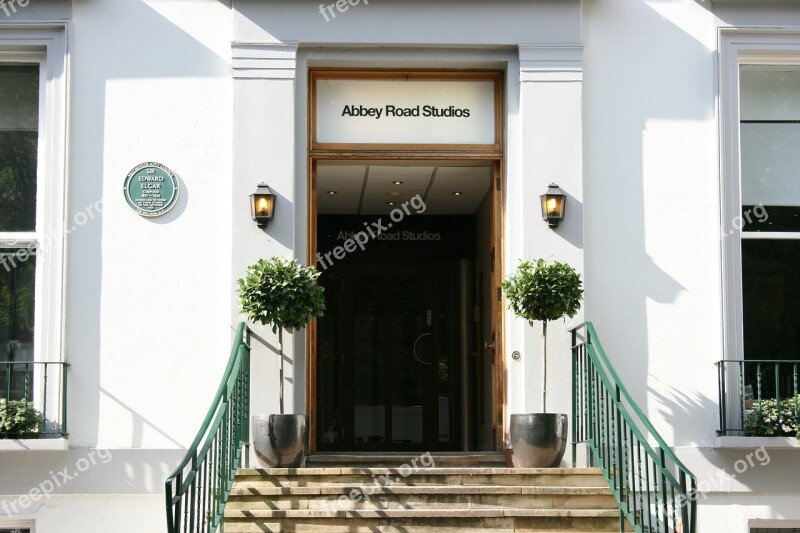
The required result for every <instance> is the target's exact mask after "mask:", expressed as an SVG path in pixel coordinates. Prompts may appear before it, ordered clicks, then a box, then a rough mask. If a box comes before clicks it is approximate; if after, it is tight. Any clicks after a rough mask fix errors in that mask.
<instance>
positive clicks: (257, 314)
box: [238, 257, 325, 414]
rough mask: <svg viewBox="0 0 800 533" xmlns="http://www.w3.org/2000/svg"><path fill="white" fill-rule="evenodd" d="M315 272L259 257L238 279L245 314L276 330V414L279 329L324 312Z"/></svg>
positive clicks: (296, 325) (293, 263) (301, 323)
mask: <svg viewBox="0 0 800 533" xmlns="http://www.w3.org/2000/svg"><path fill="white" fill-rule="evenodd" d="M318 278H319V272H317V271H316V270H315V269H314V268H312V267H304V266H302V265H300V264H299V263H297V262H296V261H293V260H290V259H284V258H282V257H272V258H270V259H259V260H258V261H256V262H255V263H253V264H252V265H250V266H249V267H247V272H246V273H245V276H244V277H243V278H240V279H239V281H238V284H239V290H238V295H239V301H240V303H241V306H242V311H243V312H244V313H245V314H246V315H247V317H248V318H249V319H250V320H251V321H253V322H257V323H259V324H264V325H270V326H272V332H273V333H276V332H277V333H278V344H279V346H280V350H279V355H280V358H281V371H280V380H281V382H280V410H281V413H280V414H284V413H283V330H284V329H286V330H288V331H291V330H293V329H302V328H304V327H305V326H306V324H308V323H309V322H310V321H311V320H312V319H314V318H316V317H320V316H322V315H323V314H324V312H325V289H324V288H323V287H321V286H320V285H319V283H318V282H317V279H318Z"/></svg>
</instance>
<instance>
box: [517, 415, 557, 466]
mask: <svg viewBox="0 0 800 533" xmlns="http://www.w3.org/2000/svg"><path fill="white" fill-rule="evenodd" d="M568 424H569V419H568V418H567V415H564V414H554V413H532V414H525V415H511V427H510V428H509V429H510V433H511V447H512V448H513V450H514V463H515V465H516V466H519V467H522V468H555V467H558V466H559V465H560V464H561V459H562V458H563V457H564V451H565V450H566V449H567V429H568Z"/></svg>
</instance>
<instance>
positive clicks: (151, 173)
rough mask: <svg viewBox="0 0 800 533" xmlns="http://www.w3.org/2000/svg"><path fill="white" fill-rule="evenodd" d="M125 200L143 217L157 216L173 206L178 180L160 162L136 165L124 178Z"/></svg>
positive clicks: (176, 195) (176, 196)
mask: <svg viewBox="0 0 800 533" xmlns="http://www.w3.org/2000/svg"><path fill="white" fill-rule="evenodd" d="M125 200H127V201H128V205H130V206H131V207H132V208H133V210H134V211H136V212H137V213H139V214H140V215H142V216H143V217H158V216H161V215H163V214H164V213H166V212H167V211H169V210H170V209H172V208H173V207H175V204H176V203H177V201H178V180H177V178H176V177H175V173H174V172H172V171H171V170H170V169H169V168H167V167H166V166H164V165H162V164H161V163H142V164H141V165H136V167H134V169H133V170H131V171H130V172H129V173H128V176H127V177H126V178H125Z"/></svg>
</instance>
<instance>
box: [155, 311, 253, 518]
mask: <svg viewBox="0 0 800 533" xmlns="http://www.w3.org/2000/svg"><path fill="white" fill-rule="evenodd" d="M249 419H250V330H249V329H248V328H247V326H245V325H244V323H240V324H239V327H238V328H237V330H236V338H235V339H234V342H233V349H232V350H231V357H230V360H229V361H228V366H227V368H226V369H225V375H224V376H223V377H222V383H220V385H219V389H218V390H217V393H216V395H214V400H213V402H212V404H211V408H210V409H209V410H208V414H207V415H206V418H205V420H204V421H203V425H202V426H201V428H200V431H199V432H198V433H197V437H195V439H194V442H192V444H191V446H189V449H188V451H187V453H186V456H185V457H184V459H183V461H181V463H180V464H179V465H178V467H177V468H176V469H175V471H174V472H173V473H172V475H171V476H170V477H169V478H168V479H167V481H166V483H165V495H166V504H167V531H168V532H169V533H213V532H215V531H216V530H217V528H218V527H219V526H220V524H221V523H222V517H223V513H224V510H225V503H226V502H227V501H228V496H229V495H230V493H231V486H232V485H233V478H234V476H235V475H236V469H237V468H239V467H240V466H241V464H242V457H244V461H245V464H246V465H247V463H248V462H249V461H248V450H249V442H250V426H249ZM243 447H244V450H242V448H243ZM221 529H222V530H224V526H223V527H222V528H221Z"/></svg>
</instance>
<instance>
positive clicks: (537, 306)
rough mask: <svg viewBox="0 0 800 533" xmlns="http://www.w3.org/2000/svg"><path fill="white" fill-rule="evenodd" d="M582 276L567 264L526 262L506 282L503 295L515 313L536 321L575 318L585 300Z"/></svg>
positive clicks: (540, 260) (541, 261)
mask: <svg viewBox="0 0 800 533" xmlns="http://www.w3.org/2000/svg"><path fill="white" fill-rule="evenodd" d="M582 285H583V283H582V281H581V276H580V274H578V273H577V272H575V269H574V268H572V267H571V266H570V265H568V264H567V263H561V262H559V261H545V260H544V259H539V260H537V261H536V262H535V263H534V262H531V261H523V262H522V263H520V265H519V267H518V268H517V271H516V272H515V273H514V274H513V275H511V276H509V277H508V278H507V279H506V280H505V281H504V282H503V293H504V294H505V296H506V299H507V300H508V306H509V307H510V308H511V310H512V311H514V313H515V314H516V315H517V316H518V317H520V318H524V319H525V320H527V321H528V322H530V323H533V321H534V320H542V321H548V320H557V319H559V318H561V317H563V316H568V317H570V318H572V317H573V316H575V313H577V312H578V309H580V305H581V299H582V298H583V288H582Z"/></svg>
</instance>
